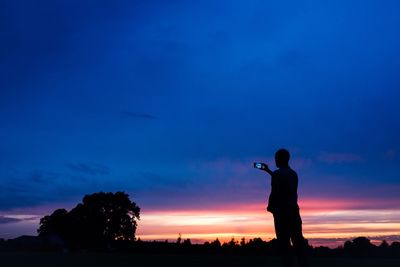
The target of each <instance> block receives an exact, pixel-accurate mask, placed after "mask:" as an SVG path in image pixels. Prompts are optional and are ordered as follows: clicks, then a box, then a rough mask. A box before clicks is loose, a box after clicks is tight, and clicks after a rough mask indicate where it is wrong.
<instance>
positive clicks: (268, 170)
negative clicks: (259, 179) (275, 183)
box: [262, 163, 272, 175]
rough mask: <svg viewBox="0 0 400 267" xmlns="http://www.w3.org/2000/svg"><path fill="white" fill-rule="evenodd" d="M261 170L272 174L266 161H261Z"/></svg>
mask: <svg viewBox="0 0 400 267" xmlns="http://www.w3.org/2000/svg"><path fill="white" fill-rule="evenodd" d="M262 170H263V171H266V172H268V173H269V174H270V175H272V171H271V169H270V168H269V166H268V165H267V164H266V163H262Z"/></svg>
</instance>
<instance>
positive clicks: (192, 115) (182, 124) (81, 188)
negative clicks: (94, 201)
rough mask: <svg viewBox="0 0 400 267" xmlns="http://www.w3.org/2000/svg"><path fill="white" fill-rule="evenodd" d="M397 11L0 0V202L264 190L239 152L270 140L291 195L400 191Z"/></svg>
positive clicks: (22, 204) (219, 195)
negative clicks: (296, 188) (283, 156)
mask: <svg viewBox="0 0 400 267" xmlns="http://www.w3.org/2000/svg"><path fill="white" fill-rule="evenodd" d="M399 11H400V4H399V3H398V1H384V2H382V1H351V2H349V1H322V2H321V1H279V3H278V2H276V3H275V2H274V3H270V2H269V1H200V2H196V1H112V2H110V1H75V0H73V1H67V2H65V1H34V2H32V1H2V2H1V3H0V21H1V23H0V32H1V33H0V49H1V54H0V125H1V131H0V181H1V184H0V211H2V212H3V213H4V214H5V213H6V212H9V211H10V210H11V211H12V210H13V209H24V210H25V211H29V210H30V209H33V208H34V207H35V206H46V205H50V204H52V205H55V206H57V205H58V204H57V203H60V204H59V205H60V206H62V205H65V204H63V203H76V202H77V201H79V200H80V199H81V198H82V196H83V195H84V194H87V193H92V192H96V191H100V190H103V191H115V190H123V191H127V192H129V193H130V194H131V195H132V196H133V198H134V200H135V201H136V202H137V203H138V204H139V206H140V205H141V206H144V207H149V209H151V208H160V207H169V208H171V207H172V208H173V207H181V206H189V207H190V206H201V205H203V206H207V205H215V204H228V203H232V202H233V203H236V202H238V203H240V202H246V201H264V200H265V198H266V195H267V193H268V189H269V187H268V186H269V181H268V180H267V179H266V178H265V176H263V175H262V174H260V173H258V172H255V171H254V170H253V169H252V168H251V167H252V162H253V161H256V160H260V161H261V160H263V161H267V162H268V163H270V164H271V165H272V166H273V162H272V158H273V154H274V152H275V150H276V149H278V148H280V147H286V148H288V149H289V150H290V151H291V152H292V156H293V160H294V161H293V164H292V165H293V166H294V167H295V168H296V169H297V170H298V172H299V176H300V179H301V184H300V186H301V188H300V190H301V194H302V195H301V196H303V195H304V196H305V197H307V196H318V197H321V196H329V197H330V198H333V199H335V198H360V199H365V198H372V199H391V200H393V201H395V203H398V202H399V201H400V200H399V198H398V195H397V189H398V188H399V186H400V182H399V175H398V171H397V168H398V164H399V160H400V156H399V152H400V151H399V149H400V139H399V138H398V136H400V124H399V123H398V122H399V121H400V107H399V105H398V99H399V96H400V91H399V90H398V89H399V85H400V78H399V77H400V76H399V75H398V70H399V67H400V63H399V62H400V52H399V49H398V47H400V35H399V29H398V25H400V17H399V16H398V13H399ZM247 165H248V166H249V169H248V170H247V169H245V166H247ZM238 195H239V196H240V197H238ZM199 199H200V200H201V202H200V203H199V201H198V200H199ZM43 212H44V213H46V212H50V211H47V210H43ZM0 222H1V220H0Z"/></svg>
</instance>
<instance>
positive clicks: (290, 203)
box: [267, 167, 299, 213]
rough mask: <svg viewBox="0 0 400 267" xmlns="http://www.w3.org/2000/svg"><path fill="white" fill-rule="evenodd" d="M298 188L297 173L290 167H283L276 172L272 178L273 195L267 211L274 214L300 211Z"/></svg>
mask: <svg viewBox="0 0 400 267" xmlns="http://www.w3.org/2000/svg"><path fill="white" fill-rule="evenodd" d="M297 186H298V176H297V173H296V172H295V171H294V170H292V169H291V168H290V167H283V168H279V169H278V170H276V171H274V172H273V173H272V177H271V194H270V195H269V199H268V207H267V210H268V211H270V212H272V213H281V212H282V213H284V212H288V211H292V210H294V209H297V210H298V209H299V206H298V204H297Z"/></svg>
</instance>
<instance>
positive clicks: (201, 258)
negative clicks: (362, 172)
mask: <svg viewBox="0 0 400 267" xmlns="http://www.w3.org/2000/svg"><path fill="white" fill-rule="evenodd" d="M0 266H2V267H8V266H24V267H26V266H29V267H30V266H40V267H50V266H51V267H53V266H56V267H63V266H77V267H79V266H95V267H103V266H104V267H105V266H144V267H151V266H157V267H159V266H174V267H176V266H204V267H211V266H263V267H265V266H272V267H273V266H281V265H280V262H279V259H278V258H276V257H267V256H249V255H247V256H235V255H165V254H133V253H132V254H128V253H54V252H37V253H33V252H29V253H22V252H11V253H10V252H0ZM313 266H315V267H318V266H320V267H330V266H332V267H333V266H339V267H347V266H348V267H356V266H363V267H365V266H371V267H372V266H374V267H376V266H400V259H356V258H314V259H311V267H313Z"/></svg>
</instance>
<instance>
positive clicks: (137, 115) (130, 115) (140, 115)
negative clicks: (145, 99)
mask: <svg viewBox="0 0 400 267" xmlns="http://www.w3.org/2000/svg"><path fill="white" fill-rule="evenodd" d="M122 115H123V116H124V117H125V118H130V119H149V120H154V119H157V117H155V116H153V115H151V114H148V113H137V112H131V111H126V110H124V111H123V112H122Z"/></svg>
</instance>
